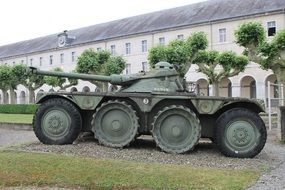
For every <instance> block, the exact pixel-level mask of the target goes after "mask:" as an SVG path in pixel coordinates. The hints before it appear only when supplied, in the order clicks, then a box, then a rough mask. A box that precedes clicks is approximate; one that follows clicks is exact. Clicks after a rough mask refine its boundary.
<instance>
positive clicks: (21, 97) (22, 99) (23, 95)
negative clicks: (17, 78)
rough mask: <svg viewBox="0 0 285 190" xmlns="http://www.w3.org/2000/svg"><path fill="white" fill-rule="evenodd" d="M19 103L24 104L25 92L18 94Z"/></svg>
mask: <svg viewBox="0 0 285 190" xmlns="http://www.w3.org/2000/svg"><path fill="white" fill-rule="evenodd" d="M19 102H20V104H25V103H26V92H25V91H21V92H20V97H19Z"/></svg>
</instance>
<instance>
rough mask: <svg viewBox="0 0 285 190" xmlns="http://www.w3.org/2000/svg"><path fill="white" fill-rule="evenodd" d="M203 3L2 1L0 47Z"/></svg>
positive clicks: (189, 0) (165, 0)
mask: <svg viewBox="0 0 285 190" xmlns="http://www.w3.org/2000/svg"><path fill="white" fill-rule="evenodd" d="M201 1H205V0H2V1H0V45H5V44H9V43H13V42H18V41H23V40H28V39H32V38H36V37H40V36H45V35H49V34H54V33H59V32H61V31H63V30H71V29H75V28H80V27H84V26H89V25H94V24H98V23H102V22H107V21H112V20H117V19H120V18H125V17H129V16H134V15H139V14H143V13H149V12H153V11H158V10H162V9H168V8H173V7H178V6H183V5H188V4H192V3H197V2H201Z"/></svg>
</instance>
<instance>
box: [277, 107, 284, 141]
mask: <svg viewBox="0 0 285 190" xmlns="http://www.w3.org/2000/svg"><path fill="white" fill-rule="evenodd" d="M278 138H279V140H281V141H282V142H285V106H280V107H279V109H278Z"/></svg>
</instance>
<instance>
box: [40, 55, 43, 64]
mask: <svg viewBox="0 0 285 190" xmlns="http://www.w3.org/2000/svg"><path fill="white" fill-rule="evenodd" d="M42 65H43V57H40V66H42Z"/></svg>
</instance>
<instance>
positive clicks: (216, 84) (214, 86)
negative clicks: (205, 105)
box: [212, 82, 219, 96]
mask: <svg viewBox="0 0 285 190" xmlns="http://www.w3.org/2000/svg"><path fill="white" fill-rule="evenodd" d="M212 90H213V96H219V82H213V83H212Z"/></svg>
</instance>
